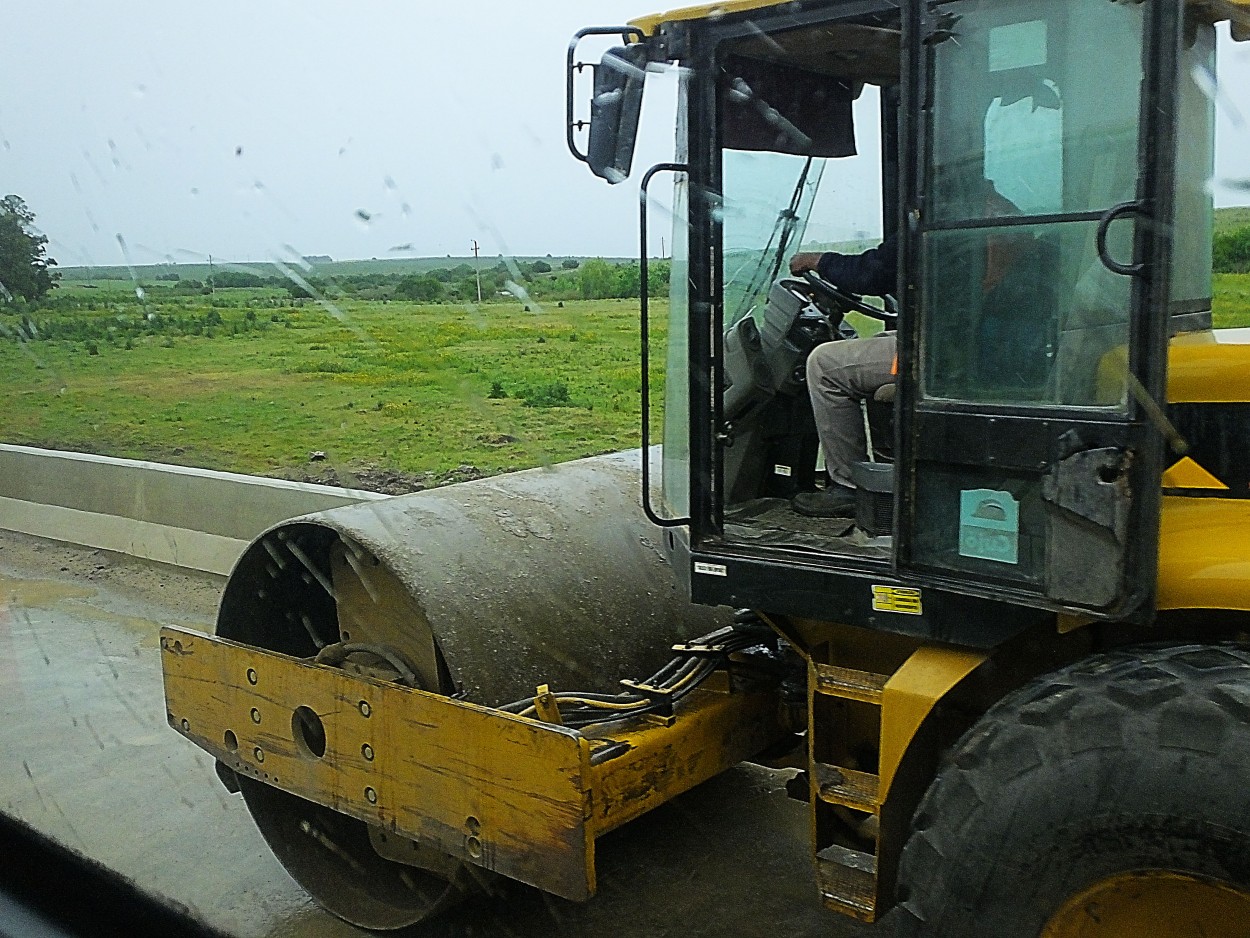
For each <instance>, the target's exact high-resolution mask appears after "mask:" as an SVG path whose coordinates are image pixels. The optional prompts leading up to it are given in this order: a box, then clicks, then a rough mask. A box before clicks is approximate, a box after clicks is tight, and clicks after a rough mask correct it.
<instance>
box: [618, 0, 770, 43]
mask: <svg viewBox="0 0 1250 938" xmlns="http://www.w3.org/2000/svg"><path fill="white" fill-rule="evenodd" d="M789 2H790V0H721V2H720V3H701V4H699V5H698V6H689V7H679V8H678V9H676V10H669V11H668V12H667V13H653V14H651V15H650V16H640V17H638V19H636V20H630V21H629V25H630V26H637V27H638V28H639V29H641V30H642V31H643V32H644V33H646V34H647V35H648V36H654V35H655V34H656V32H657V31H658V30H659V28H660V26H662V25H663V24H664V23H675V22H679V21H682V20H713V19H719V18H720V17H722V16H726V15H728V14H730V13H743V12H746V11H749V10H759V9H763V8H764V7H775V6H780V5H781V4H783V3H789Z"/></svg>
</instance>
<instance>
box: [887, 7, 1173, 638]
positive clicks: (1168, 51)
mask: <svg viewBox="0 0 1250 938" xmlns="http://www.w3.org/2000/svg"><path fill="white" fill-rule="evenodd" d="M1179 9H1180V5H1179V4H1171V3H1160V2H1147V3H1113V2H1109V0H1048V2H1045V3H1038V2H1036V0H1000V2H992V3H990V2H985V0H951V2H944V3H931V4H923V5H918V6H916V7H914V8H913V9H912V11H911V13H910V15H909V22H908V23H907V26H906V29H907V30H908V31H909V32H910V37H911V41H910V42H907V43H905V46H906V47H907V48H908V49H910V50H911V51H910V53H909V54H910V59H909V65H910V75H909V76H908V81H907V86H906V87H907V92H906V93H907V94H908V95H910V98H911V101H912V103H913V105H914V106H913V107H911V108H910V109H909V112H910V113H911V114H912V115H914V119H913V121H912V123H911V126H910V128H909V133H908V134H907V143H906V144H905V145H906V146H907V148H908V152H907V155H908V156H909V157H910V159H911V163H912V165H913V166H914V167H916V169H915V172H914V174H913V176H912V178H911V179H910V180H908V182H907V183H906V186H905V192H904V206H905V209H904V220H905V230H906V234H905V237H904V243H903V251H902V254H903V258H902V267H903V270H902V279H903V283H904V286H905V291H904V301H903V304H902V305H903V313H904V317H905V323H904V327H903V330H902V331H901V332H900V345H899V348H900V362H901V365H902V368H901V373H900V378H899V396H900V407H899V414H900V424H899V460H898V464H897V466H896V472H897V476H896V478H897V482H896V488H897V490H898V496H897V498H898V503H897V508H898V511H897V514H896V517H897V519H898V520H897V541H896V547H897V552H896V558H895V563H896V567H897V569H898V571H899V573H900V574H902V575H904V576H906V577H908V578H914V579H916V580H921V581H924V582H928V583H931V584H934V585H938V586H941V587H945V588H949V589H953V590H956V591H959V592H964V593H970V594H974V595H983V596H989V597H997V598H1003V599H1009V600H1014V601H1018V602H1022V603H1026V604H1029V605H1034V606H1040V607H1044V608H1050V609H1055V610H1067V611H1071V612H1078V613H1089V614H1093V615H1095V616H1099V617H1112V616H1115V617H1129V618H1147V617H1149V615H1150V614H1151V610H1152V608H1153V594H1154V584H1155V568H1156V559H1157V558H1156V550H1157V540H1158V518H1159V505H1160V498H1159V479H1160V473H1161V463H1162V459H1163V450H1164V446H1165V445H1166V440H1165V437H1166V436H1167V430H1168V428H1167V425H1166V421H1165V419H1164V418H1163V411H1162V409H1161V407H1160V405H1161V403H1162V401H1163V394H1164V384H1165V381H1164V369H1165V352H1166V341H1167V318H1168V312H1169V310H1168V296H1169V280H1170V270H1169V261H1168V258H1169V257H1170V235H1169V224H1168V223H1169V221H1170V219H1171V211H1172V206H1171V192H1172V170H1171V165H1170V164H1171V160H1170V154H1172V153H1173V152H1174V138H1175V130H1174V125H1175V116H1174V111H1175V107H1176V105H1175V74H1176V64H1175V63H1176V59H1177V56H1178V54H1179V49H1180V26H1179V23H1178V17H1179V15H1180V14H1179V12H1178V11H1179Z"/></svg>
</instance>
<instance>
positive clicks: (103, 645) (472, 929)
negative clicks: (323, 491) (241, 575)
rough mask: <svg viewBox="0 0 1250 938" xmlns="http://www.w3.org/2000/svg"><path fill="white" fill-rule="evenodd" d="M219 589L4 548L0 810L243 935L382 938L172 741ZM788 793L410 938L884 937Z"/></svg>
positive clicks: (730, 787) (137, 565)
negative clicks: (835, 892)
mask: <svg viewBox="0 0 1250 938" xmlns="http://www.w3.org/2000/svg"><path fill="white" fill-rule="evenodd" d="M223 583H224V580H222V579H221V578H216V577H211V576H207V575H190V574H187V573H185V572H181V571H178V570H173V569H170V568H167V567H159V566H156V565H152V564H145V563H141V562H138V561H134V560H132V559H130V558H126V557H122V556H119V555H116V554H108V553H105V552H101V551H91V550H83V549H77V548H69V547H65V546H63V545H59V544H54V543H50V542H46V541H40V540H36V539H33V538H27V537H22V536H20V535H13V534H5V533H0V687H3V688H4V696H3V710H4V719H3V720H2V721H0V804H2V805H3V810H4V812H5V813H7V814H9V815H12V816H14V817H17V818H19V819H21V820H23V821H25V822H26V823H28V824H30V825H31V826H33V827H34V828H36V829H37V830H39V831H42V832H43V833H45V834H47V835H49V836H51V837H52V838H54V839H55V840H57V841H59V842H60V843H62V844H64V845H66V846H67V847H69V848H71V849H72V850H74V851H76V852H78V853H81V854H83V855H85V856H87V857H90V858H92V859H95V860H98V861H99V862H101V863H103V864H104V865H106V866H107V867H109V868H111V869H113V870H116V871H117V872H119V873H121V874H122V875H123V876H125V877H126V878H128V879H130V880H131V881H133V882H135V883H136V884H138V885H139V886H140V887H141V888H142V889H143V890H144V891H145V892H148V893H150V894H152V895H154V896H158V897H162V898H164V899H166V900H169V901H172V902H174V903H177V904H179V905H182V906H184V907H186V908H187V909H190V910H191V912H192V914H194V915H195V916H196V917H198V918H199V919H201V920H202V921H204V922H205V923H207V924H209V925H211V926H214V927H216V928H220V929H222V930H224V931H225V932H227V933H229V934H234V935H238V936H241V938H253V936H254V938H261V936H273V938H277V936H284V938H285V936H345V935H363V934H367V933H366V932H362V931H361V930H359V929H356V928H353V927H351V926H349V925H346V924H344V923H342V922H340V921H339V920H338V919H335V918H333V917H332V916H331V915H329V914H328V913H326V912H323V911H322V910H321V909H320V908H319V907H318V906H317V905H316V904H314V903H313V902H312V901H311V900H310V899H309V898H308V897H307V895H306V894H305V893H304V892H303V891H302V890H301V889H300V888H299V886H297V885H296V884H295V883H294V882H293V881H292V880H291V879H290V878H289V877H288V876H287V875H286V873H285V871H284V870H283V869H282V867H281V866H280V865H279V864H278V862H277V861H276V860H275V859H274V858H273V856H272V854H271V853H270V852H269V849H268V847H267V846H266V845H265V843H264V841H263V840H262V839H261V837H260V835H259V834H258V833H257V832H256V829H255V827H254V826H253V824H252V821H251V818H250V817H249V815H248V814H247V811H246V809H245V808H244V806H243V801H242V799H241V798H239V797H238V796H236V795H231V794H229V793H228V792H227V791H226V790H225V788H223V787H222V785H221V784H220V783H219V782H218V781H217V779H216V777H215V776H214V774H213V771H212V764H211V763H212V760H211V759H210V758H209V757H208V756H207V755H205V754H204V753H203V752H201V751H200V750H199V749H196V748H195V747H194V746H192V745H190V744H189V743H187V742H186V741H185V740H183V739H182V738H181V737H179V736H178V735H177V734H175V733H174V732H173V731H172V730H170V729H168V728H167V727H166V725H165V720H164V706H163V703H162V694H161V681H160V664H159V656H158V651H157V629H158V628H159V626H161V625H165V624H183V625H188V626H190V627H192V628H200V629H205V630H207V629H209V628H210V627H211V623H212V621H213V618H214V616H215V610H216V602H217V597H218V595H219V592H220V590H221V587H222V585H223ZM783 784H784V777H782V776H780V775H778V774H776V773H772V772H768V771H766V770H763V769H758V768H752V767H747V766H741V767H739V768H736V769H734V770H731V771H730V772H728V773H726V774H725V775H723V776H721V777H720V778H717V779H714V780H712V781H711V782H709V783H707V784H705V785H703V786H701V787H699V788H697V789H695V790H694V791H692V792H690V793H688V794H686V795H684V796H683V797H681V798H678V799H677V800H676V801H674V802H673V803H671V804H669V805H666V806H664V807H662V808H660V809H658V810H656V811H654V812H652V813H651V814H650V815H648V816H646V817H644V818H642V819H641V820H639V821H636V822H634V823H633V824H632V825H630V826H628V827H627V828H626V829H624V830H621V831H617V832H615V833H613V834H611V835H609V836H608V837H606V838H604V839H603V840H601V841H600V849H599V882H600V891H599V895H598V896H597V897H595V898H594V899H592V900H591V901H590V902H588V903H585V904H576V903H570V902H566V901H564V900H561V899H555V898H551V897H547V896H544V895H542V894H541V893H538V892H537V891H535V890H533V889H530V888H528V887H524V886H521V885H519V884H509V885H508V886H507V887H506V890H505V891H504V893H503V894H501V895H499V896H496V897H492V898H489V899H482V900H479V901H477V902H476V903H474V904H472V905H470V906H467V907H462V908H460V909H458V910H456V911H454V912H452V913H451V914H449V915H448V916H447V917H446V918H445V919H444V920H442V921H440V922H437V923H434V924H431V925H427V926H425V927H423V928H422V927H418V928H416V929H414V930H413V934H414V935H420V936H440V938H442V936H448V938H450V936H489V935H502V936H509V938H524V936H538V935H543V936H549V935H574V936H583V935H584V936H594V935H603V936H613V938H617V936H620V938H630V936H639V938H641V936H647V938H659V936H666V935H672V936H683V938H693V936H703V935H706V936H713V935H714V936H717V938H727V936H744V938H745V936H751V938H758V936H765V935H785V936H787V938H803V936H821V938H839V936H861V938H868V936H872V935H883V934H885V933H884V931H883V930H881V929H873V928H869V927H865V926H861V925H858V924H856V923H854V922H851V921H848V920H846V919H843V918H841V917H840V916H838V915H835V914H834V913H832V912H828V911H826V910H825V909H823V908H822V906H821V904H820V902H819V900H818V898H817V894H816V887H815V884H814V877H813V872H812V868H811V864H810V861H809V859H808V853H807V843H806V838H807V831H806V815H805V808H804V806H803V805H800V804H798V803H796V802H793V801H791V800H789V799H787V798H786V797H785V794H784V790H783ZM12 859H14V858H10V860H12ZM58 888H63V889H65V890H67V891H72V890H73V889H74V884H73V883H72V882H67V883H64V884H60V886H59V887H58Z"/></svg>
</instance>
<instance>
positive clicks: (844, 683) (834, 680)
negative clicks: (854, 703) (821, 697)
mask: <svg viewBox="0 0 1250 938" xmlns="http://www.w3.org/2000/svg"><path fill="white" fill-rule="evenodd" d="M889 679H890V675H888V674H877V673H875V672H873V671H857V670H856V669H854V668H842V667H839V666H837V665H834V664H817V665H816V692H817V693H820V694H828V695H830V696H833V697H845V698H848V699H850V700H860V701H863V702H865V703H880V702H881V694H882V691H884V689H885V684H886V682H887V681H888V680H889Z"/></svg>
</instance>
